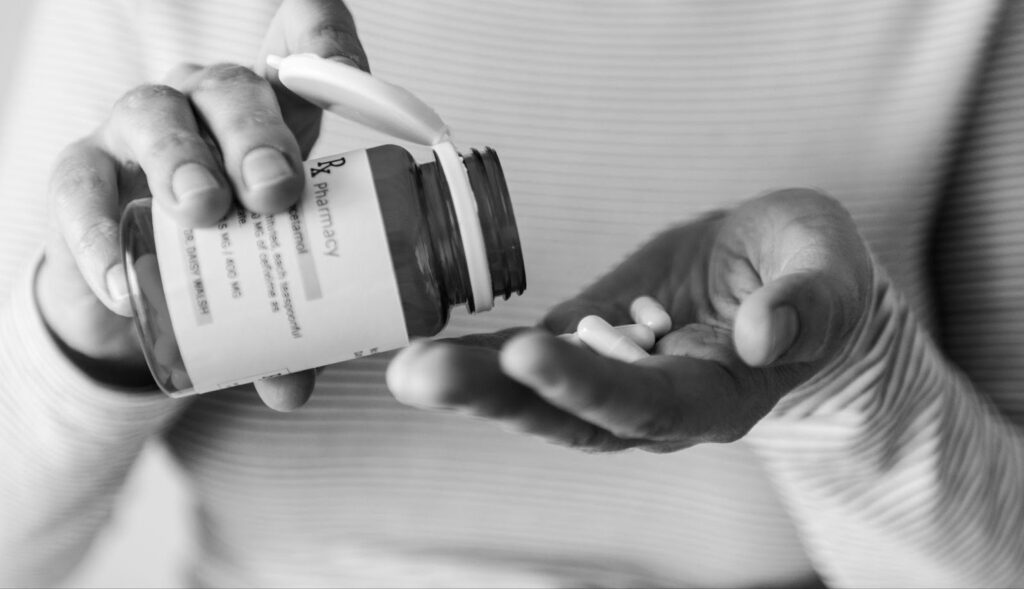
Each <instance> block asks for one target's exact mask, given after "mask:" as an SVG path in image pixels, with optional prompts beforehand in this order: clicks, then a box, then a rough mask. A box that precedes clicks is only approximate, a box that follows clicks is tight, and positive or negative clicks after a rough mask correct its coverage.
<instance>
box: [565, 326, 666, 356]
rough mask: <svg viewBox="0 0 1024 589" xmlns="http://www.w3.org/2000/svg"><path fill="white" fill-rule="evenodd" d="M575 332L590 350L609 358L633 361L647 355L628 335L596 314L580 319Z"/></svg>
mask: <svg viewBox="0 0 1024 589" xmlns="http://www.w3.org/2000/svg"><path fill="white" fill-rule="evenodd" d="M576 334H577V335H578V336H579V338H580V340H581V341H582V342H583V343H585V344H587V346H589V347H590V348H591V349H592V350H594V351H595V352H597V353H598V354H601V355H603V356H608V357H609V358H616V359H618V360H622V361H624V362H635V361H637V360H639V359H641V358H646V357H647V356H648V355H649V354H648V353H647V352H645V351H644V349H643V348H641V347H640V346H639V345H637V343H636V342H634V341H633V340H632V339H630V338H629V336H627V335H625V334H624V333H623V332H622V331H619V330H618V329H615V328H614V327H612V326H611V324H609V323H608V322H607V321H605V320H604V319H602V318H600V317H598V316H597V315H587V316H586V317H584V318H583V319H581V320H580V324H579V326H577V328H576Z"/></svg>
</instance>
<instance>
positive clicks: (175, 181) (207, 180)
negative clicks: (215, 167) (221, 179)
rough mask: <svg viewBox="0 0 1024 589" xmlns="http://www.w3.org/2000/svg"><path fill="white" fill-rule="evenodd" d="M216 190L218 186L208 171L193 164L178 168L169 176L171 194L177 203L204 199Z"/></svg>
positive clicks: (201, 166) (200, 165)
mask: <svg viewBox="0 0 1024 589" xmlns="http://www.w3.org/2000/svg"><path fill="white" fill-rule="evenodd" d="M218 188H220V184H219V183H218V182H217V179H216V178H214V176H213V174H212V173H211V172H210V170H208V169H206V166H203V165H202V164H197V163H195V162H189V163H187V164H182V165H180V166H178V169H177V170H174V174H173V175H172V176H171V192H173V193H174V198H176V199H177V200H178V202H179V203H184V202H188V201H195V200H199V199H205V198H207V197H208V196H209V193H210V191H212V190H216V189H218Z"/></svg>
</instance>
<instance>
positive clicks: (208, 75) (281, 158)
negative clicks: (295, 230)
mask: <svg viewBox="0 0 1024 589" xmlns="http://www.w3.org/2000/svg"><path fill="white" fill-rule="evenodd" d="M184 90H185V91H186V92H187V93H188V95H189V98H190V99H191V101H192V105H193V106H194V108H195V111H196V113H197V114H198V116H199V117H200V119H201V120H202V122H203V124H204V125H205V127H206V128H207V129H208V130H209V132H210V134H211V136H212V137H213V139H214V140H215V141H216V143H217V146H218V147H219V148H220V153H221V157H222V158H223V162H224V170H225V171H226V172H227V175H228V178H229V179H230V181H231V185H232V186H233V188H234V193H235V195H236V196H237V197H238V199H239V200H240V201H241V202H242V204H243V205H244V206H245V207H246V208H247V209H249V210H252V211H256V212H260V213H277V212H280V211H282V210H284V209H286V208H288V207H289V206H291V205H293V204H295V202H296V201H297V200H298V198H299V195H300V194H301V191H302V185H303V177H302V173H301V169H300V167H299V166H300V163H301V159H302V157H301V154H300V152H299V145H298V143H297V142H296V140H295V136H294V135H292V132H291V131H290V130H289V129H288V126H287V125H286V124H285V122H284V118H283V116H282V114H281V108H280V107H279V106H278V104H277V98H276V97H275V95H274V91H273V90H272V89H271V87H270V84H268V83H267V81H266V80H264V79H263V78H261V77H259V76H258V75H256V73H255V72H253V71H252V70H250V69H247V68H244V67H241V66H237V65H231V64H221V65H215V66H211V67H208V68H204V69H202V70H200V71H198V72H196V73H195V74H194V75H193V76H192V77H191V78H189V79H188V80H187V81H186V83H185V85H184Z"/></svg>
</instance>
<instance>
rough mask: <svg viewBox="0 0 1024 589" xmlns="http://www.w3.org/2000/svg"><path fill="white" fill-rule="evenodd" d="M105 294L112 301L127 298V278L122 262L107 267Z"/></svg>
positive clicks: (118, 301) (116, 301)
mask: <svg viewBox="0 0 1024 589" xmlns="http://www.w3.org/2000/svg"><path fill="white" fill-rule="evenodd" d="M106 282H107V294H109V295H110V300H111V301H113V302H114V303H120V302H123V301H124V300H126V299H127V298H128V278H127V277H126V276H125V273H124V264H120V263H117V264H114V265H113V266H111V267H110V268H109V269H107V275H106Z"/></svg>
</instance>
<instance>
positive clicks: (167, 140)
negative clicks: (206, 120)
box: [148, 129, 206, 158]
mask: <svg viewBox="0 0 1024 589" xmlns="http://www.w3.org/2000/svg"><path fill="white" fill-rule="evenodd" d="M205 149H206V142H205V141H203V139H202V138H201V137H199V136H198V135H196V134H195V133H192V132H190V131H186V130H183V129H173V130H169V131H167V132H165V133H161V134H160V135H158V136H156V137H154V138H153V141H152V142H151V143H150V145H149V149H148V152H149V155H150V157H152V158H158V157H161V156H165V155H167V154H185V153H195V152H196V151H200V150H205Z"/></svg>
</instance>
